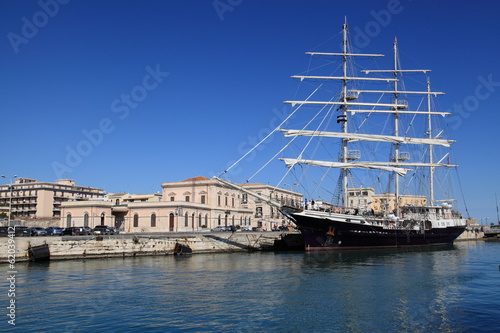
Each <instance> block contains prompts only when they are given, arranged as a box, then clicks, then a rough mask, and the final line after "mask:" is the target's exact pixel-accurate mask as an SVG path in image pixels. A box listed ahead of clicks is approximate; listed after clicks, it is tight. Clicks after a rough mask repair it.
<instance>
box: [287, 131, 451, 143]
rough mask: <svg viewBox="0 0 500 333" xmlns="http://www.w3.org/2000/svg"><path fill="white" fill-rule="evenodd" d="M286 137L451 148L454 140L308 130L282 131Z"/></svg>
mask: <svg viewBox="0 0 500 333" xmlns="http://www.w3.org/2000/svg"><path fill="white" fill-rule="evenodd" d="M281 131H282V132H283V133H284V136H285V137H290V136H317V137H327V138H342V139H348V140H350V141H377V142H391V143H404V144H426V145H439V146H444V147H449V146H450V144H451V143H453V142H455V141H454V140H444V139H431V138H410V137H402V136H392V135H378V134H359V133H340V132H327V131H308V130H287V129H283V130H281Z"/></svg>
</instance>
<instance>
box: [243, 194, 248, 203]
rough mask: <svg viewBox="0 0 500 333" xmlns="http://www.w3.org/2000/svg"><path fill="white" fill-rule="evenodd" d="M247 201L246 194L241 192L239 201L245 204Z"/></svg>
mask: <svg viewBox="0 0 500 333" xmlns="http://www.w3.org/2000/svg"><path fill="white" fill-rule="evenodd" d="M247 202H248V194H246V193H243V194H242V195H241V203H244V204H246V203H247Z"/></svg>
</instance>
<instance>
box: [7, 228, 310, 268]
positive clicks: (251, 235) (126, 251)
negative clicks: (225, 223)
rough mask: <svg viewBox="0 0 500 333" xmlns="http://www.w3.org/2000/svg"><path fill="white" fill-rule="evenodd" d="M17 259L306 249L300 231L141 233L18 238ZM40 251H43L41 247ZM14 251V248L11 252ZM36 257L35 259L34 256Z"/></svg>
mask: <svg viewBox="0 0 500 333" xmlns="http://www.w3.org/2000/svg"><path fill="white" fill-rule="evenodd" d="M8 239H9V238H8V237H1V238H0V262H8V259H9V258H8V253H9V247H8V246H9V243H8ZM14 239H15V259H16V261H28V260H34V258H35V256H36V253H35V252H34V251H33V249H43V252H44V253H50V260H62V259H91V258H110V257H135V256H153V255H173V254H178V251H179V249H183V251H184V253H186V250H187V249H190V253H192V254H196V253H230V252H252V251H274V250H290V249H301V248H303V240H302V235H301V234H300V232H235V233H231V232H208V233H140V234H139V233H138V234H119V235H89V236H36V237H23V236H18V237H15V238H14ZM38 251H40V250H38ZM10 252H11V253H12V250H11V251H10ZM35 260H36V258H35Z"/></svg>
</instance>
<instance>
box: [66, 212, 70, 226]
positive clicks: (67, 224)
mask: <svg viewBox="0 0 500 333" xmlns="http://www.w3.org/2000/svg"><path fill="white" fill-rule="evenodd" d="M66 227H68V228H69V227H71V214H68V215H66Z"/></svg>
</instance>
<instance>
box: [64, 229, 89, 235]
mask: <svg viewBox="0 0 500 333" xmlns="http://www.w3.org/2000/svg"><path fill="white" fill-rule="evenodd" d="M85 234H86V231H85V229H84V228H83V227H69V228H65V229H64V230H63V231H62V235H71V236H75V235H85Z"/></svg>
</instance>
